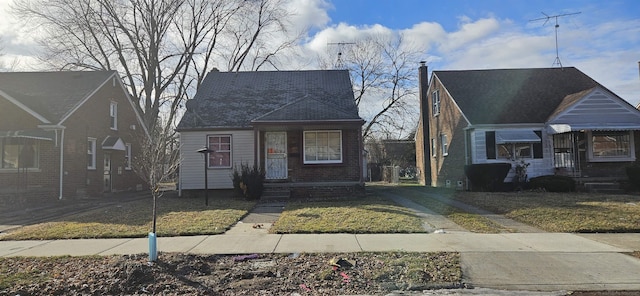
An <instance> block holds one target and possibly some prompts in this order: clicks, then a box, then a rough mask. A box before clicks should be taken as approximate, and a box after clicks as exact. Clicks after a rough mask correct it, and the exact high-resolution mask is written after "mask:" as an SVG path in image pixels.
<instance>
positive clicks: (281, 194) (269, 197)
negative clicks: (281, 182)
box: [260, 187, 291, 202]
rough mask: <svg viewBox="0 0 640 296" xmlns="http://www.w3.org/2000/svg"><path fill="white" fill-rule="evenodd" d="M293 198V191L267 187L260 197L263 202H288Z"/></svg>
mask: <svg viewBox="0 0 640 296" xmlns="http://www.w3.org/2000/svg"><path fill="white" fill-rule="evenodd" d="M290 198H291V190H289V189H283V188H269V187H266V188H265V189H264V191H263V192H262V196H261V197H260V200H261V201H263V202H264V201H283V200H284V201H286V200H289V199H290Z"/></svg>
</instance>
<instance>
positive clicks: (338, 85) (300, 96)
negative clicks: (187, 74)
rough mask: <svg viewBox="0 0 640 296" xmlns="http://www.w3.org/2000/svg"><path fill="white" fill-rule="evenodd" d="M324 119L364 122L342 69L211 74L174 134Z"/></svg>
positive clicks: (349, 83) (346, 72)
mask: <svg viewBox="0 0 640 296" xmlns="http://www.w3.org/2000/svg"><path fill="white" fill-rule="evenodd" d="M326 120H344V121H354V122H357V121H362V119H361V118H360V116H359V115H358V108H357V106H356V105H355V102H354V97H353V90H352V88H351V80H350V78H349V73H348V71H346V70H316V71H258V72H217V71H212V72H210V73H209V74H207V77H206V78H205V80H204V81H203V83H202V85H201V86H200V89H198V92H197V93H196V95H195V97H194V98H193V99H192V100H190V101H189V102H187V112H185V115H184V116H183V117H182V120H181V121H180V123H179V124H178V130H184V129H199V128H205V129H206V128H230V127H233V128H246V127H250V126H251V125H252V124H253V123H256V122H260V123H265V122H283V121H288V122H308V121H326Z"/></svg>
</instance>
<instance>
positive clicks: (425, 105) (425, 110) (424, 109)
mask: <svg viewBox="0 0 640 296" xmlns="http://www.w3.org/2000/svg"><path fill="white" fill-rule="evenodd" d="M418 87H419V100H420V123H419V124H420V125H421V126H422V130H421V133H422V134H421V136H422V143H419V146H420V147H416V149H421V150H422V153H423V154H422V156H423V157H422V159H421V162H422V163H421V164H420V165H421V166H422V172H421V174H422V176H421V177H420V179H422V178H424V184H425V185H430V184H431V139H430V137H429V119H430V117H429V110H431V108H430V106H429V100H428V97H427V90H428V89H429V71H428V68H427V64H426V62H425V61H421V62H420V67H419V68H418ZM416 144H418V143H416ZM416 151H417V150H416ZM420 181H422V180H420Z"/></svg>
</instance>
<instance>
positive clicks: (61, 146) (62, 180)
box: [58, 128, 64, 200]
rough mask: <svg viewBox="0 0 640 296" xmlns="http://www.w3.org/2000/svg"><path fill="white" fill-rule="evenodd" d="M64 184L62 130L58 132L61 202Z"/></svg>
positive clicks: (59, 197)
mask: <svg viewBox="0 0 640 296" xmlns="http://www.w3.org/2000/svg"><path fill="white" fill-rule="evenodd" d="M63 184H64V128H63V129H61V130H60V195H59V196H58V199H60V200H62V186H63Z"/></svg>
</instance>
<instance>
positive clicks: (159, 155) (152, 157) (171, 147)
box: [132, 124, 180, 233]
mask: <svg viewBox="0 0 640 296" xmlns="http://www.w3.org/2000/svg"><path fill="white" fill-rule="evenodd" d="M163 126H164V127H163V128H157V129H156V130H154V131H150V133H151V134H152V135H151V136H150V137H148V136H143V137H140V139H141V140H140V144H141V151H144V153H140V154H138V156H137V157H135V158H134V159H133V160H132V161H133V162H132V167H133V170H134V171H135V173H136V175H138V176H139V177H140V178H141V179H142V180H143V181H144V182H145V183H146V184H147V186H148V188H149V190H150V191H151V196H152V197H153V229H152V232H153V233H156V216H157V199H158V198H159V197H161V196H162V194H163V192H164V191H163V189H162V186H163V185H164V184H167V183H172V182H174V181H175V180H176V174H177V172H178V168H179V164H180V159H179V155H180V154H179V153H178V151H179V142H178V137H177V135H176V133H175V131H174V130H173V129H172V128H170V125H166V124H164V125H163Z"/></svg>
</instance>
